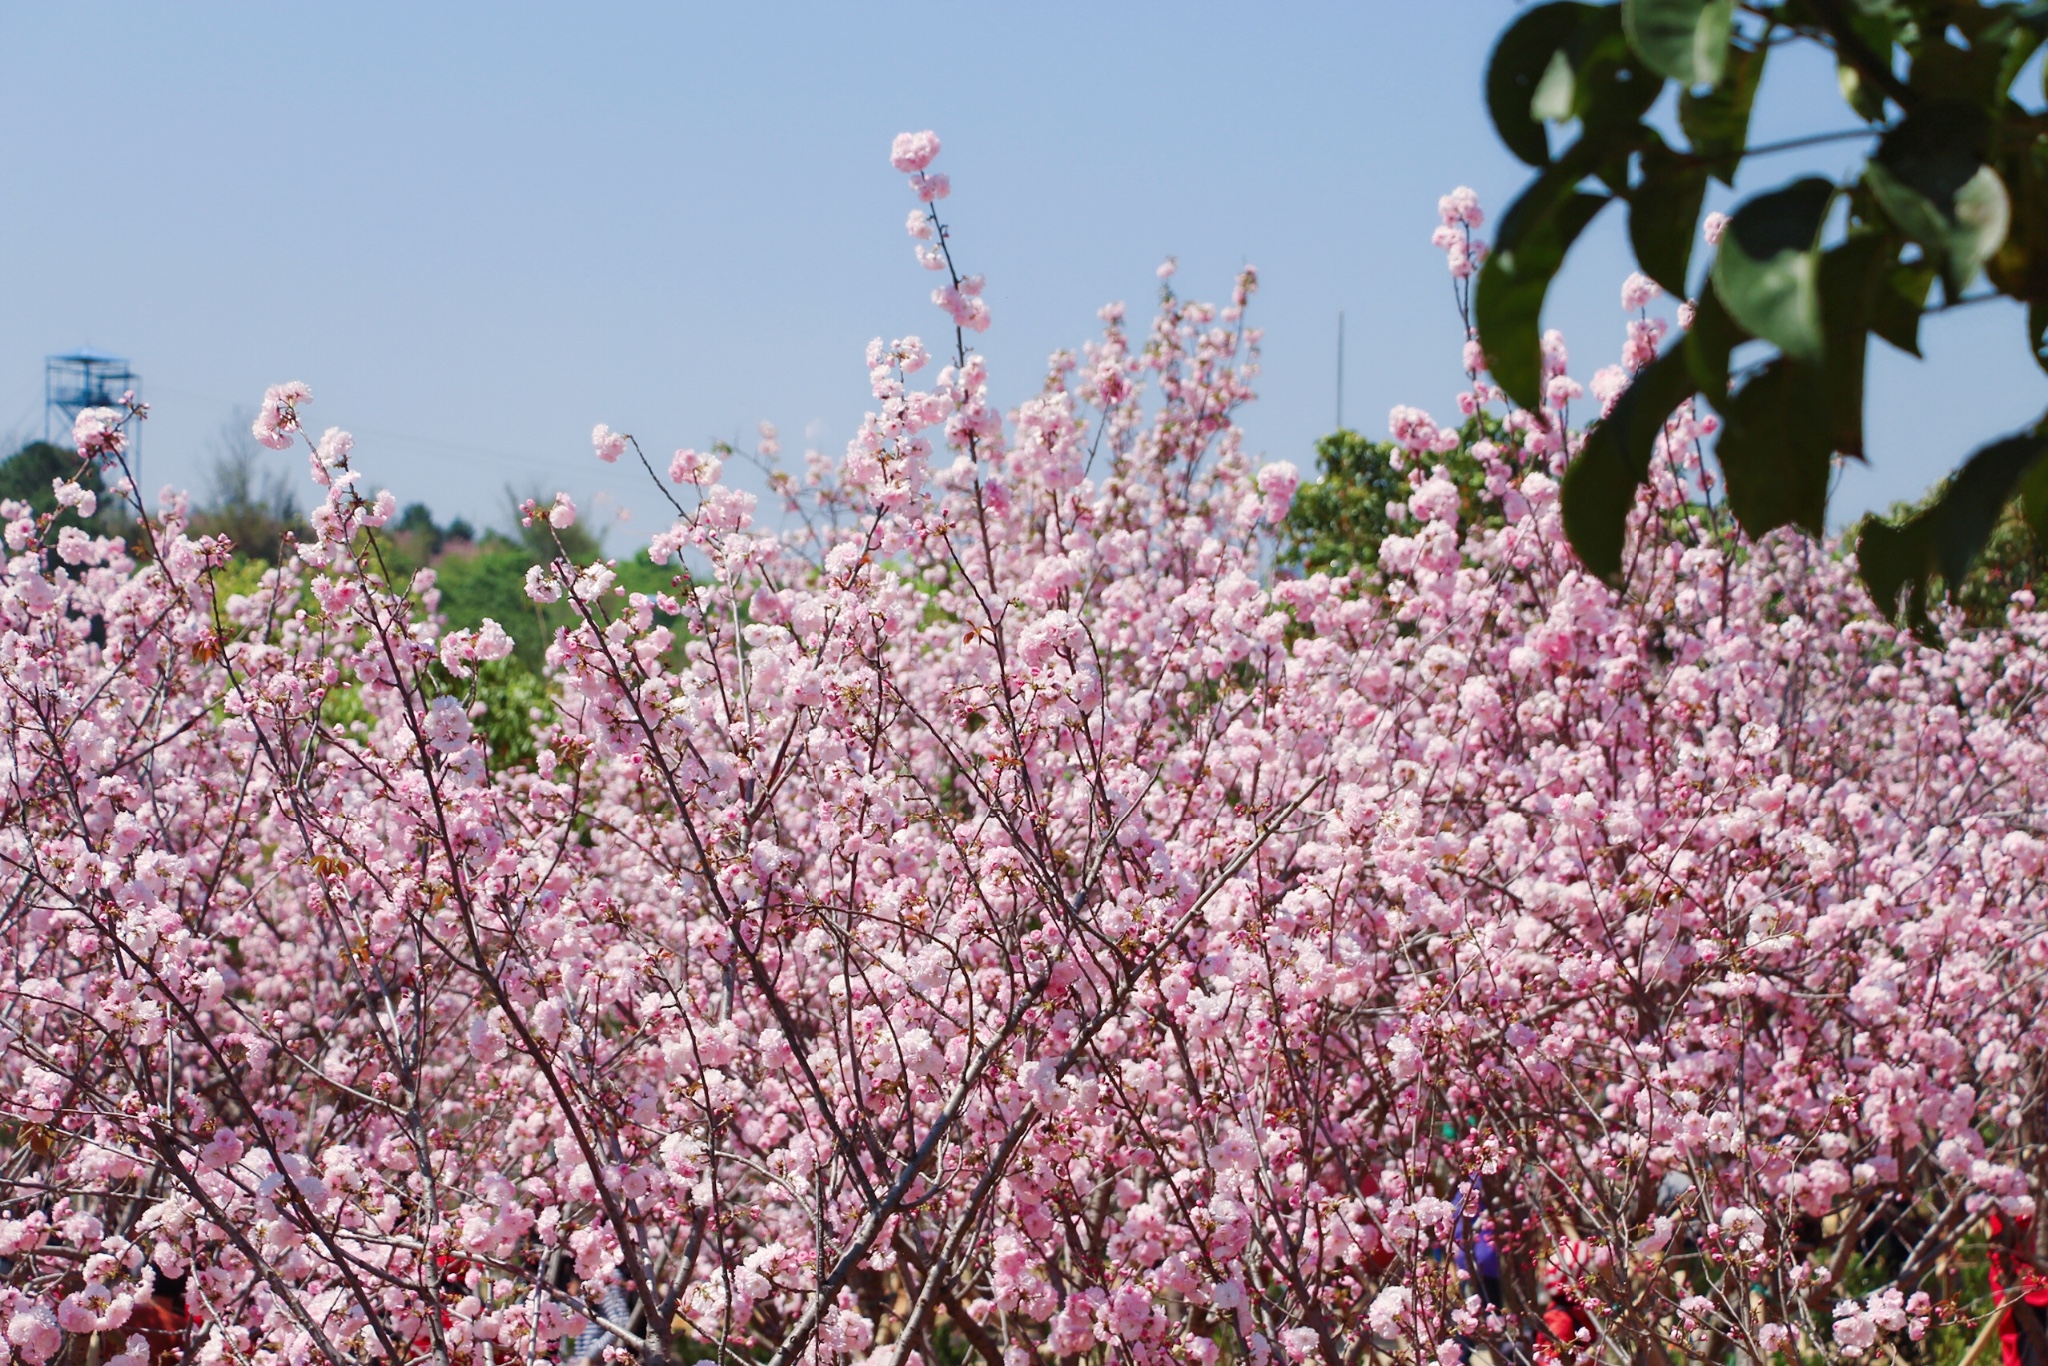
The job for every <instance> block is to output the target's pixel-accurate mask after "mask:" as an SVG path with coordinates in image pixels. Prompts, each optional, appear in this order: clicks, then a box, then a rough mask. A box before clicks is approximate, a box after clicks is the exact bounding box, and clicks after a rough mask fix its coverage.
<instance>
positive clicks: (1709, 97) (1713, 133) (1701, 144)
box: [1678, 42, 1767, 186]
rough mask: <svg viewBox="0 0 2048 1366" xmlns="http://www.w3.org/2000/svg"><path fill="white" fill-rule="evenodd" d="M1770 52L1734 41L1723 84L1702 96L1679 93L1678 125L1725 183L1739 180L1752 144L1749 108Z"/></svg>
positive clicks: (1752, 102) (1761, 79) (1697, 154)
mask: <svg viewBox="0 0 2048 1366" xmlns="http://www.w3.org/2000/svg"><path fill="white" fill-rule="evenodd" d="M1766 51H1767V49H1764V48H1750V47H1744V46H1742V45H1741V44H1739V43H1735V42H1730V43H1729V45H1728V52H1727V55H1726V56H1725V57H1724V58H1723V66H1724V68H1725V69H1724V71H1723V75H1722V79H1721V83H1720V84H1719V85H1717V86H1715V87H1714V88H1713V89H1712V90H1711V91H1708V92H1707V93H1705V94H1701V95H1695V94H1693V93H1692V92H1691V91H1689V90H1687V91H1681V92H1679V96H1678V126H1679V127H1680V128H1682V129H1684V130H1685V137H1686V141H1688V142H1690V143H1691V144H1692V150H1693V155H1695V156H1697V157H1701V158H1703V159H1704V160H1705V161H1706V163H1707V169H1708V170H1709V171H1711V172H1713V175H1714V178H1715V179H1716V180H1719V181H1720V182H1721V183H1722V184H1724V185H1731V186H1732V185H1733V184H1734V183H1735V171H1736V168H1737V167H1739V166H1740V165H1741V164H1742V152H1743V149H1744V148H1745V147H1746V146H1747V145H1748V143H1749V111H1750V110H1751V109H1752V108H1753V107H1754V106H1755V104H1756V91H1757V86H1758V85H1759V84H1761V83H1762V81H1763V74H1764V54H1765V52H1766Z"/></svg>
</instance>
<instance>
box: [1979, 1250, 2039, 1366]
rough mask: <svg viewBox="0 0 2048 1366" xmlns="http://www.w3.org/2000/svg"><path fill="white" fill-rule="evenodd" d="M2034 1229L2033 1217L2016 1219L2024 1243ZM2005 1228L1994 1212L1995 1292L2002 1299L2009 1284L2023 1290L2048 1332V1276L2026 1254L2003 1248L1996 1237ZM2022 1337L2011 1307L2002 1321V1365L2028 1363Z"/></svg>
mask: <svg viewBox="0 0 2048 1366" xmlns="http://www.w3.org/2000/svg"><path fill="white" fill-rule="evenodd" d="M2032 1230H2033V1221H2032V1220H2031V1219H2015V1220H2014V1221H2013V1233H2014V1235H2015V1237H2016V1238H2017V1239H2018V1240H2019V1241H2021V1242H2025V1241H2026V1240H2027V1235H2028V1234H2029V1233H2030V1232H2032ZM2004 1231H2005V1228H2004V1225H2002V1224H2001V1223H1999V1220H1998V1216H1997V1215H1995V1214H1994V1215H1992V1216H1991V1237H1992V1239H1993V1240H1994V1241H1993V1242H1992V1244H1991V1258H1990V1260H1991V1293H1992V1295H1993V1296H1994V1297H1996V1298H1997V1299H1999V1300H2001V1301H2002V1300H2004V1299H2005V1297H2006V1295H2007V1294H2008V1293H2009V1292H2008V1291H2007V1289H2006V1287H2007V1286H2011V1287H2012V1288H2013V1289H2016V1290H2019V1291H2021V1292H2022V1293H2021V1296H2020V1298H2021V1299H2022V1300H2023V1301H2025V1303H2026V1304H2027V1305H2028V1306H2029V1307H2031V1308H2032V1309H2034V1310H2035V1311H2036V1321H2037V1322H2039V1323H2040V1324H2041V1328H2042V1331H2043V1332H2044V1333H2048V1313H2044V1312H2041V1311H2044V1310H2048V1275H2044V1274H2043V1273H2042V1271H2041V1269H2040V1268H2038V1267H2036V1266H2034V1265H2032V1264H2031V1263H2030V1262H2029V1261H2028V1260H2027V1259H2026V1258H2024V1257H2023V1256H2014V1255H2013V1254H2011V1253H2009V1252H2008V1251H2007V1250H2006V1249H2005V1248H2003V1247H2000V1246H1999V1245H1998V1243H1997V1241H1996V1239H1997V1238H1998V1236H1999V1234H2001V1233H2003V1232H2004ZM2020 1338H2021V1329H2020V1325H2019V1321H2018V1320H2016V1319H2015V1318H2014V1317H2013V1311H2012V1310H2010V1309H2007V1310H2006V1311H2005V1314H2004V1315H2003V1316H2002V1317H2001V1318H2000V1320H1999V1323H1998V1348H1999V1356H2000V1359H2001V1361H2000V1366H2025V1358H2024V1356H2023V1355H2022V1353H2021V1350H2020V1349H2021V1347H2022V1345H2023V1344H2022V1343H2021V1341H2020Z"/></svg>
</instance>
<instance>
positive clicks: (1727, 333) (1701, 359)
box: [1685, 280, 1749, 412]
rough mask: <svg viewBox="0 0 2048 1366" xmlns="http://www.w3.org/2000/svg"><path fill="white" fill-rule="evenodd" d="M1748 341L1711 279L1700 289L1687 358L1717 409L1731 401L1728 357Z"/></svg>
mask: <svg viewBox="0 0 2048 1366" xmlns="http://www.w3.org/2000/svg"><path fill="white" fill-rule="evenodd" d="M1748 340H1749V334H1748V333H1747V332H1744V331H1743V330H1742V328H1741V326H1740V325H1739V324H1737V323H1736V321H1735V319H1733V318H1731V317H1729V316H1728V310H1727V309H1726V308H1725V307H1723V306H1722V304H1721V295H1720V293H1719V292H1718V291H1717V290H1715V288H1714V284H1713V281H1711V280H1709V281H1708V282H1707V287H1706V288H1705V289H1702V290H1701V291H1700V300H1699V306H1698V308H1697V309H1696V310H1695V311H1694V314H1693V320H1692V330H1691V331H1690V332H1688V333H1686V336H1685V360H1686V365H1687V367H1688V368H1689V369H1691V371H1692V382H1693V384H1694V385H1695V386H1696V387H1697V388H1698V390H1699V392H1700V393H1702V394H1705V395H1706V396H1707V402H1709V403H1711V404H1713V405H1714V408H1715V410H1716V411H1717V412H1718V411H1719V410H1720V409H1721V408H1722V406H1723V405H1725V404H1726V403H1727V402H1728V357H1729V355H1730V354H1731V353H1732V352H1733V351H1734V350H1735V348H1736V347H1738V346H1740V345H1742V343H1744V342H1746V341H1748Z"/></svg>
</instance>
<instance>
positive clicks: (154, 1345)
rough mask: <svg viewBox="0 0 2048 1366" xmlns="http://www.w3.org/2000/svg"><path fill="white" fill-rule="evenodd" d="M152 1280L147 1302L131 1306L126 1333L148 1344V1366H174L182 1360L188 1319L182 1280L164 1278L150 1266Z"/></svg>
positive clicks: (189, 1325)
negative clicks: (153, 1277)
mask: <svg viewBox="0 0 2048 1366" xmlns="http://www.w3.org/2000/svg"><path fill="white" fill-rule="evenodd" d="M150 1270H151V1271H153V1272H155V1274H156V1279H155V1281H154V1282H153V1283H152V1284H151V1286H150V1291H149V1298H148V1299H146V1300H144V1301H143V1302H142V1303H141V1304H138V1305H136V1306H135V1311H134V1312H133V1313H132V1314H130V1315H129V1316H128V1323H127V1325H126V1327H127V1329H128V1330H129V1331H131V1332H138V1333H141V1334H142V1336H143V1337H145V1338H147V1339H148V1340H149V1366H178V1363H180V1362H182V1361H184V1359H185V1348H186V1345H187V1342H188V1335H189V1334H190V1332H191V1329H192V1316H191V1315H190V1314H189V1313H187V1312H186V1309H185V1278H184V1277H183V1276H166V1275H165V1274H164V1273H163V1272H162V1271H159V1270H157V1268H156V1267H155V1266H154V1265H152V1266H151V1267H150Z"/></svg>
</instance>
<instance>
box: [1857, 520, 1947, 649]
mask: <svg viewBox="0 0 2048 1366" xmlns="http://www.w3.org/2000/svg"><path fill="white" fill-rule="evenodd" d="M1856 573H1857V574H1858V576H1859V577H1861V578H1862V580H1863V586H1864V587H1865V588H1868V589H1869V590H1870V596H1871V599H1872V601H1874V602H1876V604H1877V609H1878V611H1880V612H1882V613H1883V614H1884V615H1885V616H1886V617H1888V618H1890V619H1891V620H1894V621H1900V622H1901V623H1902V624H1903V625H1906V626H1908V627H1910V628H1912V631H1913V633H1914V634H1915V635H1918V636H1919V637H1920V638H1921V639H1922V640H1924V641H1926V642H1927V643H1929V644H1932V643H1934V642H1933V634H1932V631H1931V630H1930V629H1929V627H1928V623H1927V580H1928V579H1929V578H1930V577H1931V576H1932V574H1933V556H1932V555H1931V553H1930V538H1929V535H1928V525H1927V523H1926V522H1925V521H1924V520H1922V519H1921V518H1919V517H1914V518H1909V519H1908V520H1906V521H1904V522H1901V523H1898V524H1893V523H1891V522H1887V521H1885V520H1883V519H1882V518H1880V517H1877V516H1874V515H1873V516H1869V517H1865V518H1864V519H1863V524H1862V525H1861V526H1860V527H1859V528H1858V529H1857V532H1856ZM1901 598H1904V601H1903V602H1901V601H1900V599H1901Z"/></svg>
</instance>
